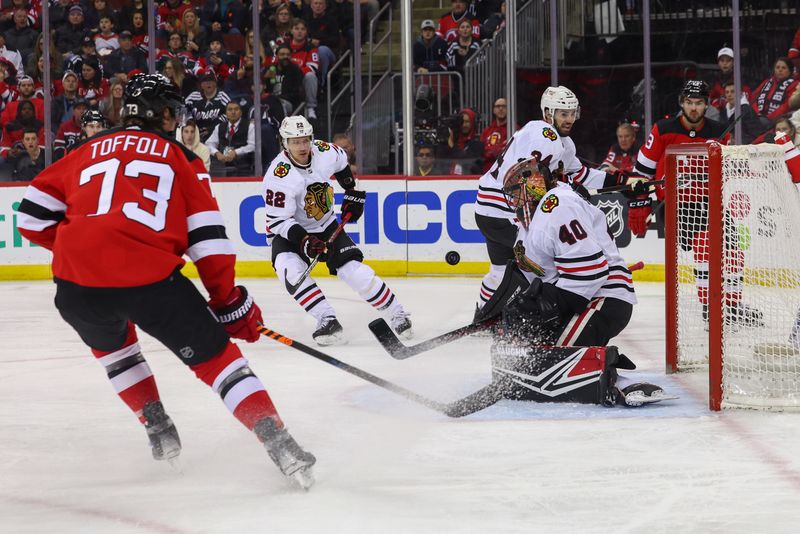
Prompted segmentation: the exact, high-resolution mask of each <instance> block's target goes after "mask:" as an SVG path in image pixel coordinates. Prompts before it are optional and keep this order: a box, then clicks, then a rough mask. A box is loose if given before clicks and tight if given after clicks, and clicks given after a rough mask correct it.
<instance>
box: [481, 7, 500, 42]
mask: <svg viewBox="0 0 800 534" xmlns="http://www.w3.org/2000/svg"><path fill="white" fill-rule="evenodd" d="M488 3H489V2H479V4H478V6H480V5H481V4H488ZM479 13H480V11H479ZM478 20H481V21H483V23H482V24H481V39H492V38H494V36H495V35H497V32H499V31H500V30H502V29H503V28H505V27H506V2H505V0H503V1H502V2H500V6H499V7H498V8H497V11H495V12H492V13H490V14H489V15H488V16H487V17H486V18H484V17H482V16H481V15H480V14H479V15H478Z"/></svg>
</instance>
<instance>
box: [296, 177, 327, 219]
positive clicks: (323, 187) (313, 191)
mask: <svg viewBox="0 0 800 534" xmlns="http://www.w3.org/2000/svg"><path fill="white" fill-rule="evenodd" d="M303 202H304V205H303V210H304V211H305V212H306V216H307V217H308V218H309V219H314V220H315V221H319V220H320V219H322V217H324V216H325V214H326V213H328V212H329V211H331V207H332V206H333V189H332V188H331V187H330V186H329V185H328V184H326V183H322V182H316V183H313V184H311V185H309V186H308V188H307V189H306V196H305V197H303Z"/></svg>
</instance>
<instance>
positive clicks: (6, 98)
mask: <svg viewBox="0 0 800 534" xmlns="http://www.w3.org/2000/svg"><path fill="white" fill-rule="evenodd" d="M10 71H13V72H16V69H15V68H14V65H12V64H11V62H10V61H8V60H7V59H6V58H4V57H0V116H2V113H3V112H4V111H5V109H6V107H7V106H8V104H9V103H10V102H11V101H12V100H13V99H14V98H16V97H17V91H16V89H14V80H13V77H9V72H10Z"/></svg>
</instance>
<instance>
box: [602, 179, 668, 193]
mask: <svg viewBox="0 0 800 534" xmlns="http://www.w3.org/2000/svg"><path fill="white" fill-rule="evenodd" d="M641 183H643V184H644V185H645V187H650V186H651V185H664V180H647V181H642V182H641ZM633 188H634V186H633V185H631V184H619V185H612V186H611V187H601V188H600V189H587V191H588V192H589V195H591V196H595V195H605V194H607V193H619V192H621V191H633ZM651 192H652V191H651Z"/></svg>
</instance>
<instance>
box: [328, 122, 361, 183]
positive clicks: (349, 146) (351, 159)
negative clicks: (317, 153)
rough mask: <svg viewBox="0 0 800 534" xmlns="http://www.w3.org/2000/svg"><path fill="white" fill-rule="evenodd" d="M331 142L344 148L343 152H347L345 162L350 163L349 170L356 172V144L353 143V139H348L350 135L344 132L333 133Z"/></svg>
mask: <svg viewBox="0 0 800 534" xmlns="http://www.w3.org/2000/svg"><path fill="white" fill-rule="evenodd" d="M331 142H333V144H335V145H336V146H338V147H339V148H341V149H342V150H344V153H345V154H347V163H348V164H349V165H350V172H352V173H353V174H354V175H355V174H358V166H357V165H356V145H354V144H353V140H352V139H350V136H349V135H347V134H346V133H341V132H340V133H335V134H333V139H331Z"/></svg>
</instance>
